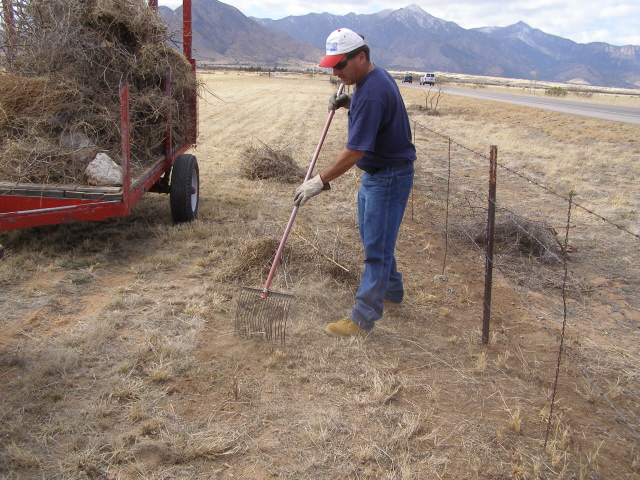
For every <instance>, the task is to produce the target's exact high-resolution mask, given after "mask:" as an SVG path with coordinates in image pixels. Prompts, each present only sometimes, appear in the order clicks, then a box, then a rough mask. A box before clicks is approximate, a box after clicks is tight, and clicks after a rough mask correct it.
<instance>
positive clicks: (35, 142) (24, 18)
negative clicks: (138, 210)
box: [0, 0, 196, 183]
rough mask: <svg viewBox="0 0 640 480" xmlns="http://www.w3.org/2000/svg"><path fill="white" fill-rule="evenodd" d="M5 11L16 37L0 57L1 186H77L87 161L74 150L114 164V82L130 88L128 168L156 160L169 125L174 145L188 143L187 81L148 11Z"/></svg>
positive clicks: (62, 3) (96, 0)
mask: <svg viewBox="0 0 640 480" xmlns="http://www.w3.org/2000/svg"><path fill="white" fill-rule="evenodd" d="M13 9H14V13H15V22H14V27H15V28H14V30H13V32H12V34H11V37H10V38H9V37H7V38H8V40H9V41H7V43H6V44H5V45H4V49H3V50H4V54H3V55H2V56H1V57H0V70H2V74H0V156H2V158H3V159H5V160H7V161H4V162H3V163H2V165H1V166H0V180H4V181H11V182H33V183H86V182H85V180H84V170H85V168H86V163H87V162H88V161H90V160H92V159H93V157H92V156H90V155H84V156H79V155H78V153H79V151H80V150H91V151H93V150H96V151H97V150H99V151H103V152H106V153H107V154H109V156H110V157H111V158H113V159H114V160H116V161H117V159H119V158H120V144H121V134H120V95H119V85H120V84H122V83H128V84H129V105H130V120H131V128H130V135H131V146H132V164H133V167H136V168H138V169H140V170H143V169H145V168H147V167H149V166H150V165H151V164H152V163H153V162H155V161H156V159H157V156H158V155H160V154H162V153H163V148H164V143H163V141H164V136H165V132H166V130H167V127H168V124H169V123H168V122H169V118H172V125H174V129H173V132H172V134H173V137H174V140H175V141H176V142H177V143H180V142H182V141H183V140H185V139H186V138H188V136H189V135H190V133H189V132H187V129H189V128H190V126H191V122H189V121H188V120H189V119H188V118H187V117H188V112H186V111H185V110H186V109H185V108H184V105H186V103H187V99H188V98H190V96H192V95H193V94H194V93H195V92H196V79H195V75H194V73H193V71H192V67H191V64H190V63H189V62H188V61H187V59H186V58H185V57H184V55H182V54H180V53H178V52H177V51H175V50H174V49H172V48H171V47H170V46H169V45H168V43H167V42H168V40H169V34H168V31H167V27H166V25H165V24H164V22H163V20H162V18H161V17H160V16H159V14H158V13H157V12H156V11H154V10H153V9H151V8H149V6H148V4H147V2H145V1H144V0H125V1H120V0H89V1H84V0H53V1H50V0H16V1H14V2H13ZM168 68H170V69H171V96H170V97H167V96H166V95H165V92H164V88H163V87H164V83H165V79H166V73H167V69H168ZM84 153H88V152H84ZM93 155H95V153H94V154H93Z"/></svg>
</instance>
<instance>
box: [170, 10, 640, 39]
mask: <svg viewBox="0 0 640 480" xmlns="http://www.w3.org/2000/svg"><path fill="white" fill-rule="evenodd" d="M195 1H198V0H195ZM176 2H177V5H179V4H180V0H160V4H161V5H169V4H171V6H172V7H173V8H175V6H176ZM224 3H226V4H228V5H233V6H235V7H236V8H238V9H239V10H240V11H241V12H242V13H244V14H245V15H247V16H254V17H260V18H272V19H279V18H283V17H286V16H288V15H306V14H308V13H323V12H328V13H332V14H334V15H346V14H347V13H352V12H353V13H358V14H370V13H376V12H379V11H381V10H384V9H388V8H390V9H394V10H395V9H398V8H403V7H406V6H408V5H410V4H412V3H414V4H416V5H418V6H420V7H421V8H422V9H423V10H425V11H426V12H428V13H430V14H431V15H433V16H435V17H438V18H441V19H443V20H448V21H451V22H455V23H457V24H458V25H460V26H461V27H463V28H474V27H486V26H497V27H506V26H508V25H513V24H514V23H517V22H519V21H523V22H525V23H527V24H528V25H530V26H531V27H533V28H538V29H540V30H542V31H543V32H545V33H549V34H552V35H557V36H560V37H564V38H568V39H571V40H573V41H576V42H580V43H588V42H607V43H611V44H614V45H628V44H633V45H640V33H638V27H637V26H638V25H640V2H629V0H565V1H564V2H560V1H558V0H529V1H527V2H516V1H513V0H487V1H478V0H452V1H449V2H443V1H442V0H438V1H436V0H406V3H399V2H398V0H376V1H375V2H374V3H371V2H368V1H366V0H348V1H346V2H342V1H339V0H327V1H324V2H321V3H318V2H317V1H315V0H313V1H311V0H290V1H287V2H283V1H281V0H279V1H275V0H266V1H265V0H226V1H225V2H224Z"/></svg>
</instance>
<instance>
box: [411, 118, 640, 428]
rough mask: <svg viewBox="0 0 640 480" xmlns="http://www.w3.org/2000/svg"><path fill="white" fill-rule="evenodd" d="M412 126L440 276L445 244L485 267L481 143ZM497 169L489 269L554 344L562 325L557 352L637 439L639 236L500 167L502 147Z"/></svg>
mask: <svg viewBox="0 0 640 480" xmlns="http://www.w3.org/2000/svg"><path fill="white" fill-rule="evenodd" d="M413 124H414V140H415V144H416V148H417V152H418V159H419V162H418V167H417V169H416V182H415V184H414V189H419V190H420V191H421V192H423V193H425V194H426V195H427V198H428V200H427V201H428V202H430V203H433V205H434V206H437V207H438V209H440V210H441V211H442V212H443V214H442V217H444V218H434V217H433V216H432V218H431V219H430V221H431V222H432V224H433V226H434V227H435V228H436V229H441V230H442V231H443V235H444V237H445V241H446V245H447V246H446V249H445V255H444V259H443V266H442V271H443V273H444V271H445V268H446V267H447V257H446V251H448V250H449V249H451V250H453V251H455V252H457V253H458V254H460V253H463V252H468V251H474V252H476V253H477V257H478V263H479V264H480V263H481V262H482V263H484V262H485V259H486V253H485V248H484V245H485V242H486V230H487V229H486V217H487V215H486V214H487V205H488V196H487V191H488V173H489V168H488V165H489V156H488V152H489V145H487V154H483V153H479V152H476V151H474V150H472V149H471V148H468V147H466V146H464V145H462V144H461V143H459V142H456V141H455V140H453V139H451V138H450V137H448V136H446V135H443V134H441V133H439V132H437V131H435V130H433V129H431V128H428V127H426V126H424V125H422V124H420V123H418V122H413ZM498 167H499V173H498V181H497V185H498V189H497V192H498V195H497V200H496V204H495V207H496V212H497V214H496V227H495V228H496V251H495V254H494V259H493V268H494V271H495V272H497V273H498V275H499V276H500V279H501V280H503V281H504V282H505V283H506V284H507V285H508V286H509V288H511V289H512V290H513V291H514V292H515V294H516V295H517V297H518V298H520V300H521V302H522V304H523V305H524V307H525V308H526V310H527V311H529V312H530V314H531V315H533V317H534V318H535V319H536V320H537V321H538V322H539V324H540V325H541V326H542V327H543V328H544V329H545V331H547V332H548V333H549V338H550V340H551V341H552V342H553V343H555V344H556V345H560V343H561V340H560V338H559V332H560V331H561V327H562V326H563V324H564V323H566V326H567V339H568V340H569V341H566V340H565V341H564V342H563V344H562V345H561V348H562V352H563V353H564V354H566V358H569V359H570V360H571V362H572V363H573V364H575V365H576V366H577V368H578V370H579V371H580V373H581V374H582V375H583V377H584V378H585V380H586V382H587V384H588V385H589V386H590V387H589V388H591V389H593V390H594V391H596V392H597V395H598V396H599V397H601V398H602V399H603V400H604V401H605V402H606V404H607V405H609V407H610V408H611V409H612V410H613V412H615V414H616V415H617V416H618V418H619V420H620V421H621V422H622V423H623V424H624V425H625V426H626V427H627V428H628V429H629V431H630V432H631V433H632V434H633V435H634V436H635V437H637V438H639V439H640V434H639V433H638V428H639V427H640V411H639V409H637V408H635V406H637V405H638V403H640V369H639V365H640V342H639V340H640V324H639V321H638V318H640V255H638V253H639V252H640V243H639V242H638V240H640V235H638V234H637V233H634V232H632V231H631V230H630V229H629V228H628V227H626V226H624V225H620V224H619V223H617V222H616V221H614V220H612V219H610V218H607V217H605V216H604V215H601V214H599V213H597V212H596V211H595V210H596V209H594V208H588V207H586V206H584V205H582V204H580V203H578V202H576V201H575V196H574V195H575V192H571V193H568V194H567V195H561V194H558V193H557V192H555V191H553V190H552V189H550V188H549V187H547V186H545V185H543V184H542V183H540V182H538V181H536V180H535V179H533V178H531V176H530V175H527V174H525V173H523V172H519V171H517V170H516V169H514V168H512V167H510V166H508V157H507V156H505V155H504V154H503V153H501V154H499V156H498ZM578 193H579V192H578ZM570 203H572V205H573V209H574V210H573V213H572V214H571V222H570V223H569V224H567V221H568V218H569V215H568V211H569V205H570ZM565 225H566V228H567V233H568V234H567V235H566V238H565V235H564V230H565ZM565 262H566V269H567V272H566V276H565V272H564V269H565ZM612 372H616V373H615V375H614V376H612V375H611V373H612Z"/></svg>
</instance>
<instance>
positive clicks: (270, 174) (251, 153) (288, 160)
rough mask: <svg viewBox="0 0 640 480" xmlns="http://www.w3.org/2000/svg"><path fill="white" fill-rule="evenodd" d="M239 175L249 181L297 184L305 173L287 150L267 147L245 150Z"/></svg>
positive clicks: (252, 147) (251, 147) (261, 146)
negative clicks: (274, 181)
mask: <svg viewBox="0 0 640 480" xmlns="http://www.w3.org/2000/svg"><path fill="white" fill-rule="evenodd" d="M240 169H241V175H242V177H244V178H248V179H249V180H277V181H278V182H281V183H298V182H301V181H302V180H304V177H305V173H306V172H305V171H304V170H303V169H302V168H300V166H299V165H298V164H297V163H296V162H295V161H294V160H293V156H292V155H291V153H290V152H289V151H288V149H275V148H272V147H270V146H268V145H265V144H261V145H260V146H253V145H251V146H248V147H247V148H245V150H244V153H243V158H242V161H241V164H240Z"/></svg>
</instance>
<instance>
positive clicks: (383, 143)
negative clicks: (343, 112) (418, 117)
mask: <svg viewBox="0 0 640 480" xmlns="http://www.w3.org/2000/svg"><path fill="white" fill-rule="evenodd" d="M347 148H349V149H351V150H361V151H362V150H363V151H364V154H363V155H362V158H361V159H360V160H358V163H356V165H357V166H358V167H359V168H361V169H362V170H368V169H371V168H383V167H389V166H392V165H395V164H397V163H400V162H402V161H404V160H409V161H415V159H416V149H415V147H414V145H413V143H412V142H411V126H410V124H409V117H408V115H407V109H406V108H405V106H404V101H403V100H402V97H401V96H400V90H399V89H398V85H397V84H396V82H395V80H394V79H393V78H392V77H391V75H389V73H387V71H385V70H383V69H382V68H380V67H376V68H375V69H373V70H372V71H371V72H369V74H368V75H367V76H366V77H364V79H363V80H362V81H361V82H360V83H359V84H357V85H356V87H355V89H354V92H353V96H352V98H351V105H350V106H349V132H348V138H347Z"/></svg>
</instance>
